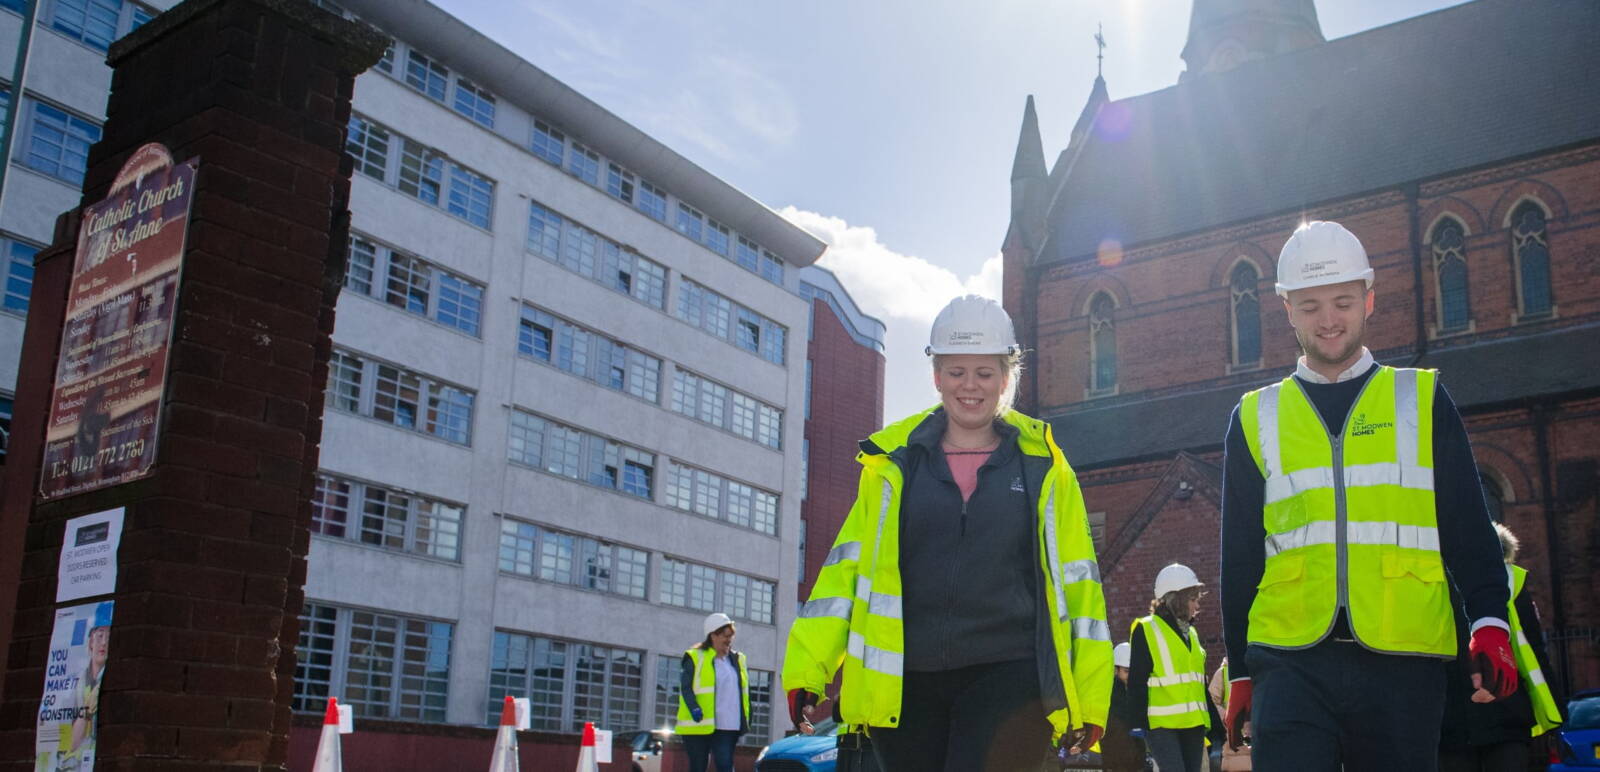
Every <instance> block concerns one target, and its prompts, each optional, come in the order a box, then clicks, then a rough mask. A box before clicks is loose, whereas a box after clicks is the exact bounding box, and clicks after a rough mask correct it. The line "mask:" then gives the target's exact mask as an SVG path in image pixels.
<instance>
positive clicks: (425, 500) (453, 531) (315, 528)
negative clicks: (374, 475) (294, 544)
mask: <svg viewBox="0 0 1600 772" xmlns="http://www.w3.org/2000/svg"><path fill="white" fill-rule="evenodd" d="M462 510H463V508H462V507H461V506H460V505H458V504H450V503H448V502H444V501H439V500H437V499H433V498H429V497H427V496H422V495H418V494H415V493H410V492H406V491H397V490H394V489H392V488H387V487H384V486H381V485H374V484H372V483H364V482H359V481H357V480H350V479H346V478H343V477H337V476H334V475H329V474H321V475H317V491H316V497H315V498H314V499H312V501H311V532H312V533H319V534H322V535H324V536H331V537H334V538H338V539H348V540H350V541H355V542H360V543H362V544H370V545H373V546H375V547H383V548H385V549H391V550H395V551H397V552H409V553H411V554H414V555H426V556H428V557H435V558H442V559H444V560H459V559H460V558H461V513H462Z"/></svg>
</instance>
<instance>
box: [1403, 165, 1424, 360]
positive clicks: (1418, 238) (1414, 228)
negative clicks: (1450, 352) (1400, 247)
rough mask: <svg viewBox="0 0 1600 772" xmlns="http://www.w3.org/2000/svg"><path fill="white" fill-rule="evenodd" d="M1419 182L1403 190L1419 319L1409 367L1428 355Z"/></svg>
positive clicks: (1413, 287)
mask: <svg viewBox="0 0 1600 772" xmlns="http://www.w3.org/2000/svg"><path fill="white" fill-rule="evenodd" d="M1421 187H1422V186H1421V185H1420V184H1419V183H1415V182H1412V183H1409V184H1407V185H1406V186H1405V187H1404V188H1402V189H1401V192H1402V193H1404V194H1405V197H1406V221H1407V222H1408V223H1410V227H1409V228H1408V229H1407V230H1408V231H1409V233H1408V237H1409V239H1410V242H1411V296H1412V304H1413V305H1414V306H1415V307H1416V320H1417V332H1416V336H1417V353H1416V355H1415V356H1413V357H1411V362H1410V364H1407V365H1406V366H1407V367H1416V366H1417V363H1419V362H1421V361H1422V358H1423V357H1425V356H1427V355H1428V315H1427V311H1426V308H1425V307H1424V306H1423V293H1422V232H1421V228H1422V223H1421V222H1419V221H1418V218H1419V217H1420V216H1421V212H1419V211H1418V209H1417V198H1418V196H1419V195H1420V192H1421Z"/></svg>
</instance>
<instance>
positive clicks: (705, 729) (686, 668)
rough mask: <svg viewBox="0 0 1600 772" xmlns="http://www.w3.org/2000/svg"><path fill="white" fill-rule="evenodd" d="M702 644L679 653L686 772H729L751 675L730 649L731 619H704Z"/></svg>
mask: <svg viewBox="0 0 1600 772" xmlns="http://www.w3.org/2000/svg"><path fill="white" fill-rule="evenodd" d="M702 628H703V629H704V631H705V636H706V637H705V640H703V641H701V642H699V643H697V644H695V645H694V646H693V647H691V648H690V649H689V650H688V651H685V652H684V653H683V662H682V664H681V666H680V668H679V676H678V725H677V727H676V728H675V729H674V731H675V732H676V733H677V734H678V736H679V737H682V738H683V750H684V752H685V753H687V754H688V756H689V772H706V759H707V757H710V758H711V759H712V760H713V761H714V762H715V764H716V770H717V772H733V748H734V746H735V745H737V744H738V743H739V736H740V735H742V734H744V733H745V732H746V731H748V730H749V729H750V674H749V671H748V670H747V669H746V667H745V660H744V655H742V654H740V653H739V652H737V651H734V650H733V636H734V628H733V620H732V619H729V618H728V615H727V614H722V613H717V614H712V615H710V616H707V617H706V620H705V623H704V624H703V625H702Z"/></svg>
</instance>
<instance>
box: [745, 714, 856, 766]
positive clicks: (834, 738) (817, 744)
mask: <svg viewBox="0 0 1600 772" xmlns="http://www.w3.org/2000/svg"><path fill="white" fill-rule="evenodd" d="M816 729H817V731H816V733H815V734H809V735H805V734H796V735H790V736H788V737H785V738H783V739H782V740H779V741H777V742H775V743H773V744H771V745H768V746H767V747H765V748H762V749H761V755H759V756H757V757H756V772H833V771H834V767H835V766H837V763H838V760H839V747H838V743H839V738H838V734H839V725H838V724H837V723H835V722H834V720H833V719H831V718H828V719H823V720H822V721H818V722H817V726H816Z"/></svg>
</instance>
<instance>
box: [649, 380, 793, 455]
mask: <svg viewBox="0 0 1600 772" xmlns="http://www.w3.org/2000/svg"><path fill="white" fill-rule="evenodd" d="M672 409H673V411H675V412H677V413H681V414H683V415H686V416H689V417H690V418H693V419H695V420H697V421H701V422H704V423H708V424H711V425H712V426H715V427H718V428H720V429H726V430H728V431H730V432H733V433H734V434H737V435H739V436H740V437H743V438H745V439H747V440H754V441H756V442H759V443H761V444H762V445H766V446H768V447H771V448H781V447H783V411H782V410H781V409H779V408H777V407H774V406H772V405H769V404H767V403H765V402H762V401H760V400H758V399H756V398H755V397H751V396H749V395H747V394H744V393H742V392H738V391H734V390H732V389H729V388H728V387H726V386H723V385H722V384H720V383H716V382H714V381H710V380H707V379H705V378H702V377H700V376H698V375H695V374H694V373H692V372H689V371H688V370H682V369H679V370H677V371H676V372H675V373H673V376H672Z"/></svg>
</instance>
